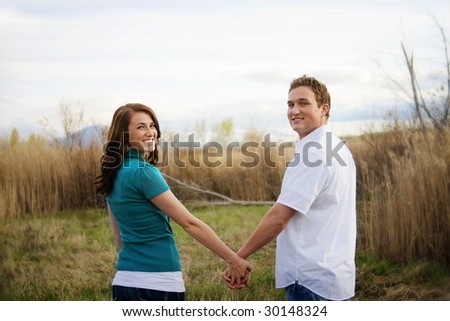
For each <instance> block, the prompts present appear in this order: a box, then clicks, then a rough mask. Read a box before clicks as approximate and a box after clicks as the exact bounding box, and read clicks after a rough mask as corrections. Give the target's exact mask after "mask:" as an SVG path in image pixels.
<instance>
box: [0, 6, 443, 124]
mask: <svg viewBox="0 0 450 321" xmlns="http://www.w3.org/2000/svg"><path fill="white" fill-rule="evenodd" d="M422 3H423V4H424V5H423V6H422V5H421V4H422ZM425 7H426V8H430V12H433V13H436V15H437V18H440V17H439V15H442V13H443V12H448V11H449V10H446V9H450V5H449V4H448V3H447V2H444V1H431V2H430V1H427V2H424V1H419V0H417V1H408V2H406V1H397V2H396V1H394V2H393V3H392V1H389V2H387V1H386V2H381V1H377V2H370V3H365V4H362V3H360V2H358V5H356V2H352V1H346V2H343V3H341V2H340V3H339V5H337V4H336V5H333V4H330V3H329V2H325V1H322V0H320V1H316V2H314V3H310V4H305V3H301V4H299V3H298V1H269V0H267V1H246V2H242V1H227V2H225V1H162V0H161V1H106V0H104V1H78V2H61V1H56V0H54V1H50V0H43V1H39V3H36V2H32V1H23V0H16V1H14V2H12V3H9V4H6V3H4V2H0V27H1V28H0V40H1V42H0V43H1V48H0V49H1V50H0V84H1V86H0V97H3V98H4V99H7V100H9V101H15V102H17V103H18V104H19V105H21V106H25V107H24V108H22V109H20V110H15V111H14V112H12V111H10V110H9V109H8V108H6V107H7V104H6V103H4V100H1V99H0V110H1V113H2V123H1V126H2V127H11V126H13V125H15V122H17V117H19V118H20V114H21V113H23V114H24V115H25V114H26V116H24V117H23V118H22V119H24V120H25V119H26V121H34V122H35V123H37V119H38V118H39V117H42V116H43V115H45V113H47V115H48V114H52V113H53V114H54V113H56V112H57V106H58V104H59V103H60V102H61V100H63V99H68V100H70V101H73V102H76V104H80V105H83V106H84V109H85V110H87V112H88V113H92V115H94V116H95V115H97V116H99V117H97V118H99V119H100V121H104V122H105V123H108V122H109V121H110V117H111V115H112V113H113V111H114V109H115V108H116V107H118V106H120V105H121V104H124V103H126V102H128V101H141V102H143V103H146V104H149V105H151V106H154V107H155V109H156V110H157V112H158V113H160V115H161V117H160V118H162V119H164V121H167V122H168V124H167V127H175V126H178V127H179V128H183V127H185V126H183V122H187V123H188V124H193V123H195V121H196V120H198V119H202V118H203V119H206V120H208V121H211V122H212V121H214V120H220V119H223V118H225V117H230V116H233V117H234V118H235V119H236V122H237V123H239V124H242V125H243V126H245V123H246V122H247V123H248V124H250V123H252V122H257V123H259V124H261V125H262V126H264V127H266V128H271V126H272V127H273V128H280V126H282V124H283V122H284V121H285V115H284V106H285V99H286V92H287V88H288V85H289V82H290V81H291V80H292V79H293V78H294V77H296V76H299V75H301V74H303V73H309V74H312V75H313V76H316V77H317V78H319V79H320V80H322V81H324V82H325V83H326V84H327V85H328V87H329V89H330V91H331V92H332V99H333V108H335V111H336V112H335V114H334V115H335V116H336V117H337V118H339V117H344V116H340V115H346V117H351V116H352V115H353V116H354V115H355V114H357V112H356V110H358V109H360V110H362V111H363V114H364V112H365V110H367V109H368V108H373V107H374V106H375V108H377V107H380V106H381V105H383V106H384V105H385V104H389V102H390V99H395V97H394V98H393V95H392V92H391V90H390V89H389V87H388V86H387V85H386V80H385V79H383V77H382V72H381V70H379V69H378V67H376V64H375V63H374V61H373V59H376V60H377V61H380V62H382V63H383V65H384V66H386V69H388V70H389V71H390V72H392V73H394V74H395V73H397V72H398V68H399V67H398V66H396V65H395V63H392V62H391V60H392V56H391V55H395V54H400V47H399V46H400V45H399V43H400V41H401V37H402V28H404V30H405V29H406V30H411V28H412V29H413V31H414V32H416V31H420V37H419V39H421V41H422V42H420V43H419V45H417V44H416V43H413V44H412V46H413V47H414V48H416V46H419V47H420V44H423V43H424V42H423V41H424V40H423V39H427V38H426V37H423V36H422V35H425V34H428V33H429V30H432V29H429V28H428V27H430V26H428V27H427V28H422V29H418V28H417V27H416V26H419V25H420V26H423V24H422V22H423V21H424V20H426V19H424V18H423V17H424V14H423V13H424V11H425V12H426V9H425ZM421 19H422V20H421ZM440 21H444V22H445V21H446V20H445V18H443V20H440ZM427 32H428V33H427ZM411 37H412V36H411ZM427 54H428V52H427ZM424 55H425V56H426V54H424ZM395 103H396V102H393V104H395ZM30 106H33V107H30ZM279 108H282V112H281V115H279V114H277V113H279ZM30 111H31V112H30ZM30 114H31V115H30ZM108 115H109V116H108ZM255 115H257V116H255ZM33 117H34V118H33ZM264 117H266V118H267V121H264V120H262V119H264ZM188 126H190V125H188ZM31 127H32V126H31ZM283 128H284V127H283ZM274 130H275V129H274Z"/></svg>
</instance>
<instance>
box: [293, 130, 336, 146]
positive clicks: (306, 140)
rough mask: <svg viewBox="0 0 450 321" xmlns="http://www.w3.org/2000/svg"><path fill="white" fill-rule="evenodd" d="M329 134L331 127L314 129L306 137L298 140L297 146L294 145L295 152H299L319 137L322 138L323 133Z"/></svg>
mask: <svg viewBox="0 0 450 321" xmlns="http://www.w3.org/2000/svg"><path fill="white" fill-rule="evenodd" d="M327 132H331V126H330V125H328V124H325V125H322V126H320V127H318V128H316V129H314V130H313V131H312V132H310V133H309V134H308V135H306V136H305V137H303V138H302V139H300V140H299V141H298V142H297V144H295V147H296V150H297V151H298V150H301V149H302V147H303V146H305V145H306V144H307V143H309V142H314V141H317V140H318V139H319V138H320V137H322V136H324V135H325V133H327Z"/></svg>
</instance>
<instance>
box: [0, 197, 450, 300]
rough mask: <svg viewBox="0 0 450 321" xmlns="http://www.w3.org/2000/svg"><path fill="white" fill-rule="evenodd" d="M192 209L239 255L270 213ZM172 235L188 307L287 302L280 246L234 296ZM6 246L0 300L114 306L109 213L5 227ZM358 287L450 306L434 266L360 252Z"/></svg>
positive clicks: (262, 255)
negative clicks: (278, 275)
mask: <svg viewBox="0 0 450 321" xmlns="http://www.w3.org/2000/svg"><path fill="white" fill-rule="evenodd" d="M189 208H190V209H191V210H192V211H193V213H194V214H195V215H196V216H198V217H199V218H201V219H202V220H204V221H205V222H207V223H208V224H209V225H210V226H211V227H212V228H213V229H214V230H215V231H216V232H217V234H218V235H219V236H220V237H221V238H222V239H223V240H224V241H225V242H226V243H227V244H228V245H229V246H230V247H231V248H233V249H235V250H236V249H238V248H239V247H240V246H241V245H242V243H243V242H244V241H245V240H246V238H247V237H248V236H249V235H250V233H251V231H252V230H253V229H254V227H255V226H256V225H257V224H258V222H259V220H260V218H261V217H262V216H263V215H264V213H265V212H266V210H267V209H268V207H265V206H248V207H244V206H226V207H214V208H195V207H192V206H189ZM174 230H175V235H176V238H177V243H178V247H179V251H180V255H181V260H182V266H183V275H184V279H185V282H186V287H187V291H186V292H187V300H194V301H197V300H204V301H207V300H221V301H227V300H261V301H266V300H268V301H277V300H284V291H282V290H277V289H275V286H274V284H275V279H274V251H275V243H274V242H272V243H271V244H269V245H268V246H267V247H266V248H264V249H263V250H261V251H260V252H259V253H256V254H255V255H253V256H252V257H251V259H250V261H251V263H252V264H253V267H254V273H253V274H252V286H251V287H250V288H248V289H243V290H241V291H231V290H229V289H227V288H226V286H225V284H224V283H223V282H222V281H221V278H220V274H221V271H222V270H223V269H224V268H225V267H226V264H225V263H224V262H223V261H221V260H220V259H219V258H217V257H216V256H214V255H213V254H212V253H210V252H209V251H208V250H206V249H205V248H204V247H202V246H201V245H199V244H198V243H197V242H195V241H194V240H193V239H192V238H191V237H190V236H189V235H188V234H187V233H185V232H184V231H182V230H181V229H180V228H179V226H177V225H174ZM0 244H2V250H1V251H0V300H23V301H26V300H68V301H69V300H70V301H76V300H110V284H111V280H112V277H113V275H114V272H115V260H116V256H117V251H116V249H115V245H114V242H113V238H112V235H111V231H110V226H109V221H108V217H107V214H106V212H105V210H102V209H92V210H75V211H65V212H59V213H57V214H54V213H53V214H51V215H39V216H37V215H34V216H27V217H21V218H14V219H4V220H2V224H1V225H0ZM356 283H357V284H356V287H357V289H356V297H355V298H354V299H355V300H450V271H449V269H448V267H446V266H443V265H440V264H438V263H435V262H433V261H430V260H427V261H410V262H407V263H405V264H397V263H396V264H394V263H392V262H389V261H387V260H380V259H377V258H376V256H375V255H373V254H371V253H369V252H367V251H366V250H364V251H362V250H358V252H357V282H356Z"/></svg>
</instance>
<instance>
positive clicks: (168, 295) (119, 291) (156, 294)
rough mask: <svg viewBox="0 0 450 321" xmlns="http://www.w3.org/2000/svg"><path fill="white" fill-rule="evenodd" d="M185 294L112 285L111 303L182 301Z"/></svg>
mask: <svg viewBox="0 0 450 321" xmlns="http://www.w3.org/2000/svg"><path fill="white" fill-rule="evenodd" d="M184 298H185V292H165V291H157V290H149V289H141V288H132V287H127V286H120V285H113V287H112V299H113V301H184Z"/></svg>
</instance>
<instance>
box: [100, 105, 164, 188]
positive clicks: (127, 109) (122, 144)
mask: <svg viewBox="0 0 450 321" xmlns="http://www.w3.org/2000/svg"><path fill="white" fill-rule="evenodd" d="M137 112H144V113H146V114H148V115H149V116H150V117H151V118H152V119H153V122H154V123H155V127H156V130H157V132H158V135H157V138H158V140H159V138H160V137H161V131H160V129H159V123H158V119H157V118H156V115H155V112H154V111H153V110H152V109H151V108H150V107H147V106H145V105H142V104H126V105H124V106H121V107H119V108H118V109H117V110H116V112H115V113H114V116H113V118H112V121H111V126H110V128H109V130H108V138H107V141H106V143H105V144H104V145H103V155H102V158H101V160H100V170H101V174H100V175H99V176H97V179H96V181H95V185H96V186H95V191H96V192H97V193H102V194H105V195H109V194H110V193H111V191H112V189H113V185H114V180H115V178H116V176H117V172H118V170H119V169H120V167H121V165H122V163H123V159H124V157H125V154H126V153H127V152H128V151H129V150H130V146H129V133H128V125H129V124H130V119H131V116H132V114H133V113H137ZM146 160H147V162H149V163H150V164H153V165H156V163H158V146H157V145H155V150H154V151H153V152H150V153H149V154H148V157H147V159H146Z"/></svg>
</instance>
